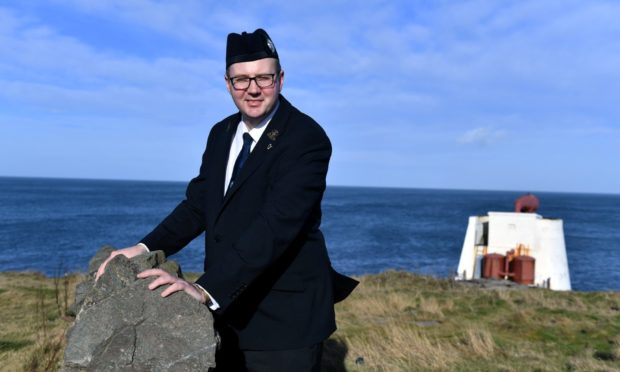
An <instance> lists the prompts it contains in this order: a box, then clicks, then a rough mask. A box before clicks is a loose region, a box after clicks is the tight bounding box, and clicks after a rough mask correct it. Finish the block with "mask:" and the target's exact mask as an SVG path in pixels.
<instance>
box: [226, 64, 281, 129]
mask: <svg viewBox="0 0 620 372" xmlns="http://www.w3.org/2000/svg"><path fill="white" fill-rule="evenodd" d="M276 69H277V63H276V60H275V59H274V58H263V59H259V60H257V61H251V62H239V63H233V64H232V65H230V66H229V67H228V76H226V77H225V78H226V87H227V88H228V91H229V92H230V95H231V96H232V98H233V101H234V102H235V106H237V108H238V109H239V111H241V114H242V115H243V121H244V122H245V123H246V124H247V125H250V126H256V125H258V123H260V121H261V120H262V119H264V118H265V117H266V116H267V115H268V114H269V113H270V112H271V110H272V109H273V107H274V106H275V104H276V102H277V101H278V97H279V95H280V91H281V90H282V86H283V84H284V71H280V72H279V73H278V71H276ZM271 74H275V75H274V77H273V84H271V85H269V86H266V83H269V82H270V81H269V80H268V79H269V76H268V75H271ZM247 78H250V79H252V78H256V79H252V80H250V81H249V86H248V87H247V89H238V88H239V86H241V87H243V85H244V84H243V82H244V80H245V83H247ZM235 80H237V82H236V83H235V85H237V88H235V87H234V86H233V82H234V81H235ZM258 80H260V81H258ZM258 83H260V84H261V85H262V86H263V88H261V87H259V85H258Z"/></svg>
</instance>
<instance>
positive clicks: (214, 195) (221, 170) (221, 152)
mask: <svg viewBox="0 0 620 372" xmlns="http://www.w3.org/2000/svg"><path fill="white" fill-rule="evenodd" d="M240 121H241V116H240V115H233V116H232V117H231V119H230V120H229V121H228V123H226V127H225V129H224V134H223V135H222V137H221V140H220V141H218V142H217V148H216V150H215V152H214V154H215V156H216V160H215V161H214V162H213V163H212V164H213V165H214V167H215V168H214V169H213V170H212V171H213V173H212V174H213V178H212V181H209V184H210V187H213V190H214V192H211V193H209V195H211V198H210V200H209V202H208V205H212V206H214V207H212V208H209V211H211V213H217V214H216V215H219V211H220V209H221V205H222V200H223V198H224V182H225V180H226V165H227V164H228V157H229V155H230V145H231V143H232V140H233V137H234V135H235V132H236V131H237V126H238V125H239V122H240Z"/></svg>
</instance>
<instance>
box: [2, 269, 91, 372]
mask: <svg viewBox="0 0 620 372" xmlns="http://www.w3.org/2000/svg"><path fill="white" fill-rule="evenodd" d="M80 280H81V276H80V275H69V276H66V277H63V278H61V280H60V281H59V279H50V278H47V277H45V276H43V275H41V274H38V273H0V319H2V322H1V323H0V366H2V367H0V369H1V370H3V371H50V370H52V371H53V370H58V369H59V368H60V366H61V361H62V354H63V350H64V346H65V338H64V336H65V331H66V329H67V328H68V326H69V325H70V324H71V321H72V319H71V318H68V317H66V316H65V312H66V306H64V303H65V299H68V298H73V296H74V295H73V293H74V289H75V285H76V284H77V283H78V282H79V281H80ZM65 288H66V289H67V292H66V296H65ZM67 302H68V301H67Z"/></svg>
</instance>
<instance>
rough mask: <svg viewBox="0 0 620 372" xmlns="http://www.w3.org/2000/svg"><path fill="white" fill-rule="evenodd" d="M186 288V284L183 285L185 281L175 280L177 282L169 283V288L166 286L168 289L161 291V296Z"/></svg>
mask: <svg viewBox="0 0 620 372" xmlns="http://www.w3.org/2000/svg"><path fill="white" fill-rule="evenodd" d="M184 289H185V286H184V285H183V283H181V282H175V283H172V284H171V285H169V286H168V288H166V290H165V291H163V292H162V293H161V296H162V297H168V296H169V295H171V294H173V293H174V292H179V291H183V290H184Z"/></svg>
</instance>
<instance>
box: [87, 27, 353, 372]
mask: <svg viewBox="0 0 620 372" xmlns="http://www.w3.org/2000/svg"><path fill="white" fill-rule="evenodd" d="M224 79H225V81H226V87H227V89H228V91H229V93H230V95H231V97H232V99H233V102H234V103H235V105H236V106H237V108H238V109H239V113H237V114H234V115H231V116H229V117H227V118H226V119H224V120H222V121H221V122H219V123H217V124H216V125H215V126H214V127H213V128H212V130H211V133H210V134H209V138H208V140H207V147H206V150H205V152H204V154H203V157H202V165H201V167H200V173H199V175H198V176H197V177H196V178H194V179H193V180H192V181H191V182H190V183H189V185H188V187H187V192H186V199H185V200H184V201H182V202H181V203H180V204H179V205H178V206H177V207H176V208H175V209H174V211H173V212H172V213H171V214H170V215H169V216H168V217H166V218H165V219H164V220H163V221H162V222H161V224H160V225H159V226H157V227H156V228H155V229H154V230H153V231H152V232H151V233H149V234H148V235H147V236H146V237H144V238H143V239H142V241H141V243H139V244H138V245H136V246H133V247H129V248H125V249H121V250H118V251H116V252H114V253H113V254H112V255H111V256H110V258H108V261H109V260H110V259H111V258H112V257H114V256H116V255H118V254H123V255H125V256H128V257H133V256H135V255H137V254H141V253H144V252H146V251H148V250H163V251H164V252H165V253H166V255H171V254H174V253H175V252H177V251H179V250H180V249H182V248H183V247H184V246H185V245H187V244H188V243H189V242H190V241H191V240H192V239H194V238H196V237H197V236H198V235H200V234H201V233H202V232H203V231H206V239H205V245H206V249H205V252H206V253H205V261H204V270H205V272H204V274H203V275H202V276H201V277H200V278H199V279H198V280H197V281H196V283H193V284H192V283H188V282H186V281H184V280H181V279H179V278H176V277H174V276H171V275H169V274H167V273H165V272H163V271H161V270H156V269H154V270H147V271H145V272H142V273H140V274H139V277H140V278H147V277H150V276H154V277H156V279H155V280H154V281H153V282H152V283H151V284H150V286H149V288H151V289H155V288H157V287H159V286H161V285H168V288H167V289H166V290H165V291H164V292H163V293H162V296H164V297H166V296H168V295H169V294H171V293H174V292H176V291H185V292H186V293H188V294H189V295H191V296H192V297H194V298H196V299H197V300H198V301H201V302H203V303H206V304H207V305H208V306H209V308H210V309H211V310H213V312H214V318H215V327H216V329H217V331H218V332H219V334H220V336H221V340H222V345H221V346H222V347H221V349H220V350H219V351H218V353H217V356H216V363H217V368H218V370H226V371H229V370H230V371H234V370H244V369H248V370H257V371H292V370H295V371H314V370H319V368H320V358H321V351H322V342H323V340H325V339H326V338H327V337H329V335H330V334H331V333H332V332H334V330H335V329H336V324H335V318H334V306H333V304H334V302H335V301H337V300H341V299H343V298H344V297H346V296H347V295H348V294H349V293H350V292H351V291H352V290H353V288H354V287H355V285H356V284H357V282H355V281H354V280H352V279H350V278H347V277H344V276H342V275H340V274H337V273H336V272H335V271H333V269H332V268H331V264H330V261H329V257H328V254H327V250H326V247H325V241H324V239H323V235H322V233H321V231H320V230H319V225H320V222H321V199H322V197H323V192H324V190H325V177H326V174H327V168H328V163H329V158H330V156H331V144H330V142H329V139H328V138H327V136H326V134H325V132H324V131H323V129H322V128H321V127H320V126H319V125H318V124H317V123H316V122H315V121H314V120H312V119H311V118H310V117H309V116H307V115H305V114H303V113H301V112H300V111H299V110H297V109H296V108H295V107H293V106H292V105H291V104H290V103H289V102H288V101H287V100H286V99H285V98H284V97H283V96H282V95H281V94H280V92H281V90H282V87H283V84H284V71H283V70H282V69H281V67H280V62H279V57H278V53H277V51H276V49H275V46H274V44H273V42H272V41H271V39H270V38H269V36H268V35H267V33H266V32H265V31H264V30H262V29H258V30H256V31H255V32H253V33H245V32H244V33H242V34H235V33H232V34H229V35H228V40H227V46H226V74H225V76H224ZM108 261H106V262H105V263H104V264H103V265H102V266H101V268H100V269H99V272H98V273H97V277H99V276H100V275H101V274H102V273H103V271H104V269H105V265H106V264H107V262H108Z"/></svg>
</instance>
